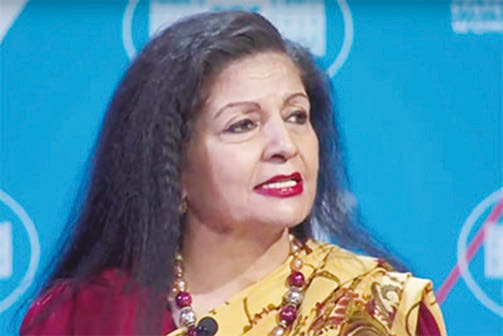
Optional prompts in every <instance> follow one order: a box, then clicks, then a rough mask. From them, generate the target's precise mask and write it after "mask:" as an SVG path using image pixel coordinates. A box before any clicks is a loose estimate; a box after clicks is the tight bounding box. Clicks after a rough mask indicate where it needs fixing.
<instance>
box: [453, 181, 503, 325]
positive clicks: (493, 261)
mask: <svg viewBox="0 0 503 336" xmlns="http://www.w3.org/2000/svg"><path fill="white" fill-rule="evenodd" d="M501 199H503V188H501V189H499V190H498V191H496V192H494V193H492V194H491V195H489V196H488V197H486V198H485V199H484V200H482V202H480V203H479V204H478V205H477V206H476V207H475V208H474V209H473V211H472V212H471V213H470V215H469V216H468V218H467V219H466V221H465V223H464V224H463V227H462V228H461V232H460V235H459V238H458V251H457V252H458V265H459V270H460V273H461V276H462V277H463V279H464V280H465V283H466V285H467V286H468V288H469V289H470V291H471V292H472V293H473V295H475V297H476V298H477V299H478V300H479V302H480V303H482V304H483V305H484V306H485V307H487V308H488V309H489V310H491V311H492V312H494V313H496V314H497V315H499V316H501V317H503V305H502V304H499V303H497V302H496V301H495V300H493V299H492V298H490V297H489V296H488V295H487V294H486V293H485V291H484V290H483V289H482V288H480V286H479V284H478V283H477V282H476V281H475V280H474V279H473V276H472V274H471V272H470V270H469V267H468V260H467V246H468V237H469V235H470V233H471V231H472V229H473V227H474V225H475V223H477V221H480V220H481V217H482V216H483V215H484V214H485V213H486V211H487V210H488V209H489V208H490V207H491V206H493V205H494V204H496V203H498V202H499V201H500V200H501ZM482 218H483V217H482ZM485 225H486V226H487V229H486V230H485V232H484V268H485V276H486V277H487V278H491V279H499V280H503V261H502V259H503V258H502V257H503V225H502V224H500V223H498V221H496V222H494V223H487V224H485Z"/></svg>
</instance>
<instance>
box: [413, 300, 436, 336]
mask: <svg viewBox="0 0 503 336" xmlns="http://www.w3.org/2000/svg"><path fill="white" fill-rule="evenodd" d="M416 336H442V334H441V333H440V328H439V327H438V325H437V322H436V321H435V318H434V317H433V314H432V313H431V312H430V310H429V309H428V307H427V306H426V304H424V303H423V302H421V305H420V306H419V317H418V321H417V329H416Z"/></svg>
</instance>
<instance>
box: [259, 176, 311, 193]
mask: <svg viewBox="0 0 503 336" xmlns="http://www.w3.org/2000/svg"><path fill="white" fill-rule="evenodd" d="M254 190H255V191H257V192H258V193H260V194H262V195H266V196H274V197H289V196H295V195H298V194H300V193H302V191H303V190H304V188H303V185H302V176H301V175H300V173H298V172H295V173H293V174H290V175H276V176H274V177H272V178H270V179H269V180H267V181H265V182H264V183H261V184H259V185H257V186H256V187H255V188H254Z"/></svg>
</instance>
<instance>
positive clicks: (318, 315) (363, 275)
mask: <svg viewBox="0 0 503 336" xmlns="http://www.w3.org/2000/svg"><path fill="white" fill-rule="evenodd" d="M301 258H302V260H303V261H304V266H303V269H302V272H303V273H304V275H306V279H307V285H306V288H305V291H304V300H303V301H302V304H301V305H300V307H299V310H298V317H297V319H296V321H295V322H294V323H293V325H292V326H290V328H289V329H288V331H287V333H286V335H288V336H349V335H352V336H353V335H354V336H356V335H360V336H363V335H365V336H370V335H417V334H420V333H417V330H418V329H421V328H418V320H419V317H420V316H419V315H420V311H421V317H423V316H427V317H428V321H427V323H428V325H429V328H430V329H428V330H435V331H436V334H437V335H441V336H443V335H447V333H446V331H445V326H444V322H443V319H442V313H441V311H440V308H439V306H438V304H437V303H436V301H435V297H434V295H433V290H432V284H431V282H430V281H428V280H423V279H418V278H414V277H412V276H411V274H410V273H398V272H394V271H393V270H392V268H391V267H390V266H389V265H387V264H386V263H383V262H380V261H379V260H378V259H375V258H370V257H365V256H360V255H356V254H354V253H351V252H349V251H347V250H344V249H342V248H339V247H337V246H334V245H331V244H324V243H319V242H316V241H314V240H308V241H307V243H306V244H305V245H304V247H303V249H302V251H301ZM290 262H291V257H290V258H289V259H288V260H286V261H285V262H284V263H283V264H282V265H281V266H280V267H279V268H278V269H276V270H275V271H274V272H273V273H271V274H269V275H268V276H267V277H266V278H264V279H262V280H261V281H259V282H258V283H256V284H254V285H252V286H250V287H248V288H246V289H244V290H243V291H241V292H240V293H238V294H237V295H235V296H234V297H232V298H231V299H230V300H228V301H226V302H224V303H223V304H221V305H220V306H218V307H216V308H214V309H212V310H211V311H210V312H209V313H208V314H207V315H206V316H211V317H212V318H214V319H215V320H216V321H217V323H218V326H219V329H218V332H217V334H216V335H217V336H229V335H246V336H265V335H268V334H269V333H270V331H271V330H272V329H273V328H274V326H276V324H277V321H278V320H277V319H278V312H279V309H280V308H281V302H282V300H283V295H284V294H285V293H286V291H287V283H286V279H287V277H288V274H289V272H290V267H289V264H290ZM203 317H204V316H202V317H201V318H203ZM185 332H186V331H185V329H184V328H179V329H176V330H175V331H173V332H170V333H169V334H167V336H182V335H184V334H185Z"/></svg>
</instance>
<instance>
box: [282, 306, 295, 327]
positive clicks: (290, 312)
mask: <svg viewBox="0 0 503 336" xmlns="http://www.w3.org/2000/svg"><path fill="white" fill-rule="evenodd" d="M296 318H297V309H295V307H294V306H290V305H288V306H285V307H283V309H281V311H280V312H279V319H280V320H281V321H285V323H286V325H290V324H292V322H293V321H295V319H296Z"/></svg>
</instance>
